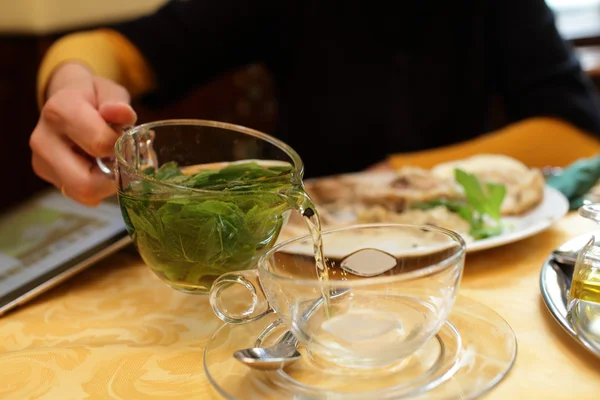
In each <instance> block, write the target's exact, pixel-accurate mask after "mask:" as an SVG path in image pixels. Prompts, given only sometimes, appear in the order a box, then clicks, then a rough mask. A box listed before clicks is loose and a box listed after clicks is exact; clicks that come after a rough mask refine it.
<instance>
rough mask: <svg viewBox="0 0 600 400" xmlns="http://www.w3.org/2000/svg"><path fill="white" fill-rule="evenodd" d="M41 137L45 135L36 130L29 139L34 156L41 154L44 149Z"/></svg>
mask: <svg viewBox="0 0 600 400" xmlns="http://www.w3.org/2000/svg"><path fill="white" fill-rule="evenodd" d="M41 135H43V133H42V132H41V131H40V130H39V129H37V128H36V129H35V130H34V131H33V133H32V134H31V136H30V137H29V148H30V149H31V151H32V152H33V153H34V154H38V153H40V152H41V151H42V149H43V145H42V141H43V139H42V138H41Z"/></svg>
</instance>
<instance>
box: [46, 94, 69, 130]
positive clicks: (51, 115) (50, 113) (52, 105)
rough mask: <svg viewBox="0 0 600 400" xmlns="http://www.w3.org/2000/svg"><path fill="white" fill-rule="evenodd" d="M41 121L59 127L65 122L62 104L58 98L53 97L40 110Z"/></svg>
mask: <svg viewBox="0 0 600 400" xmlns="http://www.w3.org/2000/svg"><path fill="white" fill-rule="evenodd" d="M42 119H43V120H45V121H46V122H48V123H49V124H51V125H59V124H62V123H64V122H65V114H64V112H63V102H62V101H61V99H60V97H59V96H53V97H51V98H50V99H48V101H47V102H46V104H44V107H43V108H42Z"/></svg>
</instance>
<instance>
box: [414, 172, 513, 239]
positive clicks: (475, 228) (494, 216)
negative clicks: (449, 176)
mask: <svg viewBox="0 0 600 400" xmlns="http://www.w3.org/2000/svg"><path fill="white" fill-rule="evenodd" d="M454 172H455V178H456V182H457V183H458V184H459V185H460V186H461V187H462V188H463V190H464V192H465V198H466V200H455V199H435V200H432V201H428V202H425V203H419V204H415V205H414V206H413V208H419V209H423V210H427V209H430V208H434V207H438V206H444V207H446V208H447V209H448V210H449V211H451V212H454V213H456V214H458V215H460V216H461V217H462V218H463V219H464V220H466V221H467V222H468V223H469V225H470V226H471V228H470V231H469V234H470V235H471V236H472V237H473V239H476V240H477V239H485V238H488V237H492V236H497V235H499V234H501V233H502V231H503V229H504V227H503V225H502V222H501V212H500V210H501V207H502V202H503V201H504V197H505V196H506V187H505V186H504V185H502V184H497V183H490V182H485V183H484V184H483V185H482V184H481V182H480V181H479V179H477V177H476V176H475V175H473V174H469V173H467V172H465V171H463V170H461V169H456V170H455V171H454Z"/></svg>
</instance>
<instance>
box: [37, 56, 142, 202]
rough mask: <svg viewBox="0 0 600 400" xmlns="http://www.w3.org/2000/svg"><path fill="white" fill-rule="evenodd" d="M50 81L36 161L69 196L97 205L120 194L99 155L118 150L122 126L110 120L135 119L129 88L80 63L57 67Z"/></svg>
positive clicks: (124, 122)
mask: <svg viewBox="0 0 600 400" xmlns="http://www.w3.org/2000/svg"><path fill="white" fill-rule="evenodd" d="M50 86H51V90H49V91H48V93H49V94H50V98H49V99H48V101H47V102H46V104H45V105H44V108H43V109H42V113H41V117H40V120H39V121H38V124H37V126H36V128H35V130H34V131H33V133H32V135H31V138H30V147H31V149H32V153H33V154H32V160H31V162H32V167H33V169H34V171H35V173H36V174H37V175H38V176H39V177H40V178H42V179H44V180H46V181H48V182H50V183H52V184H53V185H55V186H56V187H57V188H61V189H63V193H64V194H65V195H67V196H68V197H70V198H72V199H74V200H76V201H79V202H81V203H83V204H86V205H97V204H99V203H100V201H101V200H102V199H104V198H105V197H107V196H109V195H111V194H114V192H115V185H114V182H113V181H111V180H109V179H107V178H106V176H105V175H104V174H103V173H102V172H101V171H100V170H99V169H98V168H97V167H96V162H95V160H94V158H95V157H111V156H113V155H114V144H115V141H116V140H117V138H118V133H117V130H118V129H117V130H113V129H111V127H110V126H109V124H108V123H111V124H115V125H130V124H134V123H135V120H136V114H135V112H134V111H133V109H132V108H131V106H129V104H128V103H129V94H128V93H127V91H126V90H125V89H124V88H123V87H122V86H120V85H118V84H116V83H114V82H112V81H109V80H107V79H103V78H97V77H93V76H92V75H91V74H90V73H89V71H87V70H85V69H82V68H81V66H77V65H67V66H65V67H63V68H60V69H59V70H57V72H56V73H55V74H54V78H53V83H52V84H51V85H50ZM107 122H108V123H107Z"/></svg>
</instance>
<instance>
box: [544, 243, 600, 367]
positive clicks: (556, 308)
mask: <svg viewBox="0 0 600 400" xmlns="http://www.w3.org/2000/svg"><path fill="white" fill-rule="evenodd" d="M592 235H594V236H596V238H598V237H599V236H600V232H590V233H586V234H584V235H581V236H578V237H576V238H574V239H571V240H569V241H568V242H566V243H564V244H563V245H562V246H560V248H561V249H562V248H570V249H580V248H582V247H583V246H584V245H585V244H586V243H587V241H588V240H589V239H590V236H592ZM597 240H598V239H597ZM572 276H573V266H571V265H566V264H560V263H558V262H556V261H555V260H554V258H553V257H552V255H550V256H549V257H548V258H547V259H546V261H544V265H543V267H542V271H541V273H540V290H541V291H542V297H543V298H544V303H546V307H547V308H548V310H549V311H550V314H552V316H553V317H554V319H555V320H556V321H557V322H558V324H559V325H560V326H562V327H563V329H564V330H565V331H567V333H568V334H569V335H570V336H571V337H572V338H573V339H575V340H576V341H577V342H579V343H581V345H583V347H585V348H586V349H587V350H589V351H590V352H591V353H592V354H594V355H596V356H597V357H600V351H599V350H598V348H599V345H598V344H591V343H590V342H589V341H588V340H586V339H585V338H583V337H581V336H580V335H578V334H577V332H575V330H574V329H573V327H572V326H571V323H570V322H569V321H568V319H567V294H568V293H569V289H570V288H571V277H572Z"/></svg>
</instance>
